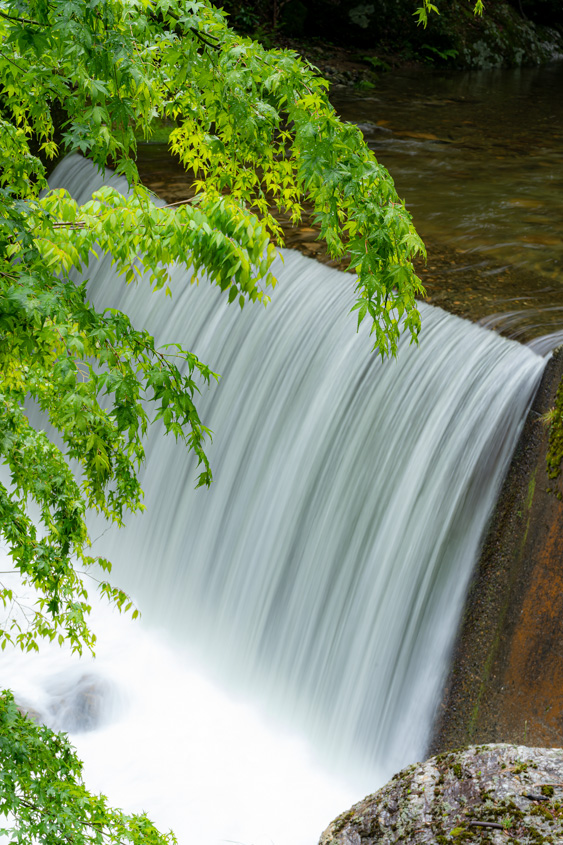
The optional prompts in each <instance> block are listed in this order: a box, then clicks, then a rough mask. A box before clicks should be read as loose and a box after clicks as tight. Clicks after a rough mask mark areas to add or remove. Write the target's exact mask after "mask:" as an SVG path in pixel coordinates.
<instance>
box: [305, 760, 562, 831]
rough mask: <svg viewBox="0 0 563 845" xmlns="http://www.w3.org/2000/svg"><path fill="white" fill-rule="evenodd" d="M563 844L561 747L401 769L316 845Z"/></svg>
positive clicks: (355, 806) (439, 762)
mask: <svg viewBox="0 0 563 845" xmlns="http://www.w3.org/2000/svg"><path fill="white" fill-rule="evenodd" d="M485 842H486V843H491V845H501V843H502V845H516V843H519V845H520V843H530V844H531V843H534V845H541V843H546V845H547V843H550V844H551V845H557V843H562V842H563V749H560V748H528V747H526V746H522V745H503V744H499V745H482V746H470V747H469V748H466V749H463V750H461V751H452V752H448V753H446V754H440V755H438V756H437V757H431V758H430V759H429V760H427V761H426V762H425V763H417V764H415V765H412V766H408V767H407V768H406V769H403V771H402V772H400V773H399V774H397V775H395V776H394V777H393V778H392V780H390V781H389V783H388V784H387V785H386V786H384V787H383V788H382V789H380V790H379V791H378V792H375V793H374V794H373V795H368V797H367V798H364V800H363V801H360V802H359V803H358V804H355V805H354V806H353V807H352V808H351V809H350V810H348V812H346V813H342V815H340V816H338V818H336V819H335V820H334V821H333V822H332V823H331V824H330V825H329V826H328V827H327V829H326V830H325V832H324V833H323V834H322V836H321V839H320V843H319V845H370V843H374V844H375V843H378V845H392V843H401V845H423V843H424V845H427V844H428V845H447V843H460V845H461V843H485Z"/></svg>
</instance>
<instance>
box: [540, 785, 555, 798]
mask: <svg viewBox="0 0 563 845" xmlns="http://www.w3.org/2000/svg"><path fill="white" fill-rule="evenodd" d="M541 794H542V795H547V797H548V798H551V796H552V795H553V787H552V786H548V785H547V784H544V785H543V786H542V788H541Z"/></svg>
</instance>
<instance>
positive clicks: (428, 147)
mask: <svg viewBox="0 0 563 845" xmlns="http://www.w3.org/2000/svg"><path fill="white" fill-rule="evenodd" d="M333 101H334V104H335V106H336V108H337V109H338V111H339V112H340V114H341V115H342V116H343V117H345V118H346V119H348V120H352V121H354V122H356V123H358V124H359V125H360V127H361V128H362V130H363V132H364V135H365V138H366V141H367V142H368V144H369V145H370V147H371V148H372V149H373V150H374V152H375V153H376V155H377V157H378V158H379V160H380V161H381V162H382V163H383V164H385V165H386V166H387V168H388V169H389V170H390V172H391V173H392V175H393V177H394V179H395V183H396V185H397V187H398V190H399V193H400V195H401V196H402V197H404V198H405V199H406V202H407V205H408V207H409V208H410V210H411V212H412V214H413V217H414V220H415V223H416V225H417V227H418V229H419V231H420V233H421V234H422V236H423V237H424V238H425V239H426V240H427V241H428V242H429V246H430V249H429V265H428V267H427V268H426V270H425V271H424V272H425V273H426V274H427V276H426V278H427V279H428V281H429V285H428V287H429V290H430V292H431V293H433V292H434V289H435V288H437V287H440V286H441V287H442V289H443V290H442V291H441V293H440V295H439V296H437V297H435V299H436V300H438V299H444V300H445V304H446V305H448V304H451V305H453V306H454V307H453V308H452V309H451V310H461V311H464V310H465V311H468V312H469V316H485V315H488V314H492V313H493V312H514V311H519V310H522V309H524V310H526V311H527V312H528V313H527V316H526V320H525V322H526V325H527V326H528V327H529V330H530V331H531V332H532V333H533V334H539V333H541V332H542V331H545V330H553V329H554V328H557V327H559V328H562V327H563V318H562V316H561V310H560V309H559V308H557V309H556V310H555V311H554V310H553V309H554V308H556V307H557V306H559V305H561V304H562V303H563V63H558V64H555V65H551V66H547V67H540V68H525V69H518V70H504V71H501V70H495V71H480V72H472V73H463V74H459V73H450V74H445V73H443V74H439V73H432V74H416V75H415V74H412V75H402V76H394V75H391V74H388V75H382V76H381V77H380V79H379V81H378V84H377V87H376V89H374V91H373V92H370V93H369V94H366V95H363V96H357V95H356V96H353V95H350V94H349V93H348V92H346V93H343V92H337V93H336V94H335V95H334V97H333ZM434 244H435V246H436V248H435V249H433V248H432V246H433V245H434ZM444 250H446V251H449V252H450V256H449V259H448V257H445V255H444ZM438 264H440V265H441V266H437V265H438ZM448 264H449V265H450V269H449V271H448V267H447V265H448ZM433 265H436V266H433ZM444 265H445V266H444ZM468 271H473V273H474V274H475V275H476V276H478V277H479V278H478V279H476V282H477V286H478V288H480V289H481V296H480V298H479V303H478V304H477V306H476V308H475V303H473V305H474V307H473V309H472V307H471V304H472V303H471V302H470V301H469V300H470V299H471V297H470V294H469V292H468V290H467V288H468V284H467V282H465V283H464V285H456V275H455V274H456V273H457V274H460V273H462V274H464V279H465V278H466V275H467V272H468ZM434 277H437V278H436V281H437V282H438V284H437V285H436V283H435V282H434V284H433V281H434ZM487 278H489V281H488V282H487ZM448 288H450V290H449V291H448ZM464 289H465V290H464ZM448 293H450V294H452V296H450V299H451V300H452V301H451V303H448V297H447V294H448ZM460 297H461V298H462V299H463V298H464V297H465V301H464V302H460V301H457V302H456V301H455V300H456V299H457V300H459V299H460ZM455 305H463V307H462V308H461V309H456V308H455ZM472 312H473V313H472ZM530 312H531V313H530ZM517 322H518V321H517ZM512 323H514V314H513V313H512ZM518 324H519V325H521V324H522V320H520V321H519V322H518ZM532 327H533V328H532Z"/></svg>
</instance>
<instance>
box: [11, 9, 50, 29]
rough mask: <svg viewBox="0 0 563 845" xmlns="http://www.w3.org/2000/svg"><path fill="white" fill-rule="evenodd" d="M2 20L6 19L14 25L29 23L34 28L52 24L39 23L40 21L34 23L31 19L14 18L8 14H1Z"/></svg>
mask: <svg viewBox="0 0 563 845" xmlns="http://www.w3.org/2000/svg"><path fill="white" fill-rule="evenodd" d="M0 18H5V19H6V20H7V21H12V23H29V24H31V25H32V26H51V24H50V23H39V21H32V20H30V19H29V18H13V17H11V15H7V14H6V12H0Z"/></svg>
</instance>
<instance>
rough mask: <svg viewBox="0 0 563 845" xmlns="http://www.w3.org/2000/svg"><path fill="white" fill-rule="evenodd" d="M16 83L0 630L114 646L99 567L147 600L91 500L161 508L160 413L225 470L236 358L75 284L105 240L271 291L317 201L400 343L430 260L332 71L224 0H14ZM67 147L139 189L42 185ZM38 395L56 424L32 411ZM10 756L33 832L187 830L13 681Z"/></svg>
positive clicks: (364, 292)
mask: <svg viewBox="0 0 563 845" xmlns="http://www.w3.org/2000/svg"><path fill="white" fill-rule="evenodd" d="M0 80H1V81H0V374H1V379H0V453H1V456H2V461H3V463H4V464H5V466H6V468H7V477H8V478H7V480H6V481H5V482H4V483H0V535H1V537H2V542H3V543H4V544H5V545H6V547H7V548H8V551H9V553H10V555H11V558H12V561H13V564H14V568H15V571H16V573H17V574H18V575H19V579H20V580H19V582H18V586H17V587H13V586H12V585H11V582H10V581H5V582H4V583H2V584H0V598H1V599H2V601H3V603H4V606H5V610H6V614H5V615H6V621H5V622H4V623H3V625H2V627H1V628H0V642H1V645H2V648H4V647H5V646H6V644H7V643H15V644H18V645H19V646H21V647H22V648H24V649H36V648H37V647H38V646H37V640H38V638H40V637H47V638H49V639H51V640H52V639H55V638H56V639H58V640H59V642H61V643H62V642H64V641H66V642H68V643H69V645H70V647H71V648H72V649H73V650H77V651H80V650H81V649H82V648H83V647H84V646H86V647H88V648H90V649H91V648H93V646H94V642H95V637H94V635H93V633H92V632H91V631H90V630H89V628H88V625H87V614H88V611H89V609H90V608H89V603H88V590H87V587H86V583H85V581H84V576H83V574H82V572H83V571H88V570H89V569H92V567H93V566H94V565H97V566H95V568H94V569H93V571H94V572H97V573H99V572H100V570H101V571H102V576H101V580H100V582H99V587H100V590H101V592H102V593H103V594H105V595H106V596H107V597H108V598H109V599H110V600H112V601H113V602H115V603H116V604H117V606H118V607H120V608H121V607H125V608H129V607H130V605H131V603H130V602H129V599H128V597H127V596H126V595H125V593H123V592H122V591H121V590H119V589H117V588H115V587H113V586H111V585H110V583H109V582H108V581H107V580H105V575H104V574H103V573H104V572H106V573H107V572H108V571H109V570H110V562H109V561H107V560H103V559H100V558H99V557H95V556H93V555H92V554H91V552H90V541H89V537H88V529H87V522H86V516H87V511H88V509H93V510H95V511H98V512H100V513H103V514H104V515H105V517H106V518H107V519H108V520H110V521H113V522H115V523H117V524H121V523H122V522H123V519H124V515H125V513H126V512H127V511H135V510H138V509H140V508H142V506H143V505H142V491H141V488H140V484H139V480H138V475H137V472H138V469H139V466H140V464H141V463H142V461H143V458H144V452H143V438H144V435H145V433H146V431H147V426H148V424H149V422H150V421H151V418H152V419H154V418H156V419H161V420H162V422H163V424H164V427H165V430H166V432H167V433H169V434H172V435H173V436H174V437H176V438H177V439H179V440H182V441H184V442H185V443H186V445H187V446H188V447H189V448H190V449H191V450H193V453H194V455H195V458H196V460H197V462H198V463H199V466H200V475H199V478H198V484H209V483H210V481H211V469H210V467H209V463H208V461H207V457H206V454H205V443H206V440H207V438H208V437H209V436H210V432H209V431H208V430H207V429H206V427H205V426H204V425H203V423H202V422H201V420H200V418H199V416H198V413H197V409H196V406H195V403H194V399H195V396H196V394H197V391H198V389H199V387H200V386H201V385H202V384H204V383H206V382H209V381H212V380H213V379H215V378H216V377H217V376H216V374H215V373H213V372H211V370H210V369H209V368H208V367H207V366H206V365H205V364H204V363H203V362H201V361H199V360H198V358H197V357H196V356H195V355H193V354H192V353H190V352H189V351H188V350H186V349H184V348H183V347H182V346H180V345H173V346H168V347H164V348H157V347H156V346H155V342H154V339H153V337H152V336H151V335H150V334H149V333H148V332H147V331H145V330H144V329H143V328H142V327H141V328H138V327H135V326H133V325H132V323H131V321H130V320H129V318H128V317H127V315H126V314H123V313H121V312H119V311H115V310H106V311H99V310H96V309H95V308H94V307H93V306H92V304H91V303H90V302H89V300H88V295H87V290H86V285H85V283H79V284H77V283H75V282H74V281H73V279H74V278H75V277H76V273H78V274H80V273H82V272H83V271H85V270H86V268H87V265H88V261H89V259H90V258H91V256H92V254H95V255H102V254H111V256H112V261H113V263H114V265H115V267H116V268H117V270H118V272H119V273H120V274H121V275H123V276H124V282H127V283H129V282H133V281H135V280H136V279H137V278H138V277H140V275H141V273H143V272H146V274H147V275H146V276H145V279H147V278H148V280H149V281H148V283H149V284H151V285H152V287H153V288H155V289H159V288H164V289H166V288H167V284H168V270H167V265H168V264H169V263H170V262H172V261H176V262H179V263H180V264H183V265H184V266H185V268H186V271H187V275H188V278H191V280H192V281H194V280H196V279H197V278H198V277H202V276H205V277H206V278H207V279H208V280H209V282H210V283H212V284H215V285H218V286H219V288H220V289H221V290H222V291H224V293H225V295H226V296H227V297H228V299H229V301H233V300H237V301H238V303H239V304H240V306H241V307H242V306H243V305H244V303H245V302H247V301H260V302H263V303H266V302H267V301H268V293H269V291H270V290H271V288H273V286H274V284H275V279H274V277H273V276H272V273H271V264H272V260H273V258H274V252H275V249H274V246H273V245H272V242H271V239H273V241H277V242H278V243H281V241H282V231H281V228H280V227H279V225H278V223H277V222H276V219H275V216H274V214H273V211H275V209H276V208H277V209H280V210H281V211H283V212H285V213H289V214H290V216H291V218H292V220H293V221H295V222H297V221H298V220H299V219H300V216H301V213H302V208H303V203H304V201H305V199H307V201H308V202H310V203H312V205H313V207H314V212H315V217H316V221H317V223H318V224H319V226H320V231H321V235H322V237H323V238H325V239H326V241H327V243H328V245H329V248H330V251H331V253H332V255H333V256H335V257H336V256H341V255H343V254H345V253H347V254H348V255H349V257H350V265H351V268H352V269H353V270H355V271H356V273H357V281H356V292H357V302H356V305H355V306H354V307H355V309H356V310H357V311H358V323H361V322H362V320H364V319H365V318H366V317H367V318H368V319H369V321H370V322H371V326H372V332H373V334H374V340H375V347H376V348H377V349H378V350H379V351H380V353H381V354H382V355H383V354H387V353H390V354H395V352H396V349H397V342H398V339H399V336H400V333H401V332H402V331H405V332H407V333H410V335H411V337H412V338H413V339H416V336H417V333H418V330H419V325H420V319H419V314H418V311H417V309H416V304H415V299H414V297H415V295H416V294H417V293H420V292H422V288H421V285H420V282H419V280H418V279H417V278H416V276H415V274H414V272H413V269H412V265H411V259H412V258H413V256H414V255H415V254H416V253H417V252H419V251H421V250H423V245H422V243H421V241H420V239H419V238H418V236H417V234H416V232H415V231H414V229H413V226H412V222H411V218H410V216H409V214H408V213H407V211H406V210H405V207H404V204H403V203H402V202H401V200H400V199H399V198H398V196H397V194H396V192H395V189H394V186H393V182H392V180H391V178H390V177H389V175H388V174H387V172H386V171H385V169H384V168H383V167H381V166H380V165H379V164H378V163H377V161H376V160H375V158H374V156H373V155H372V153H371V152H370V151H369V150H368V149H367V147H366V146H365V144H364V142H363V140H362V136H361V134H360V132H359V130H358V129H357V128H355V127H354V126H350V125H346V124H342V123H341V122H340V121H339V120H338V118H337V117H336V115H335V113H334V111H333V109H332V107H331V106H330V104H329V102H328V100H327V96H326V83H325V82H324V81H323V80H322V79H320V78H319V77H318V75H317V73H316V72H315V70H314V68H312V67H311V66H310V65H308V64H306V63H303V62H301V61H299V60H298V59H297V57H296V56H295V55H294V54H292V53H290V52H287V51H266V50H264V49H263V48H262V47H261V46H260V45H258V44H255V43H252V42H251V41H249V40H247V39H244V38H242V37H240V36H238V35H236V34H235V33H234V32H232V31H231V30H230V29H229V28H228V26H227V24H226V20H225V17H224V15H223V14H222V13H221V12H219V11H217V10H216V9H214V8H213V7H212V6H211V5H209V3H207V2H204V1H203V0H0ZM156 118H167V119H169V120H171V121H172V122H173V124H174V126H175V128H174V131H173V132H172V135H171V147H172V150H173V152H174V153H175V154H176V155H177V156H179V158H180V159H181V161H182V162H183V164H184V165H185V166H186V168H188V169H190V170H191V171H192V172H193V176H194V179H195V180H196V187H197V194H196V197H195V199H193V200H190V201H186V202H185V203H183V204H179V205H174V206H172V207H165V208H157V207H155V206H154V205H153V204H152V202H151V196H150V194H149V192H148V191H147V190H146V189H145V188H144V187H143V186H142V185H141V184H140V183H139V179H138V174H137V168H136V165H135V152H136V140H135V137H136V133H139V132H141V133H143V134H144V136H145V137H147V138H149V137H150V135H151V131H152V128H153V126H154V123H155V119H156ZM63 152H80V153H82V154H83V155H85V156H87V157H89V158H90V159H92V161H93V162H95V163H96V164H97V165H98V166H99V167H100V168H105V167H106V165H107V164H111V165H112V166H114V167H115V168H116V170H117V172H118V173H121V174H123V175H124V176H125V177H126V178H127V180H128V182H129V185H130V193H129V195H128V196H127V197H123V196H121V195H120V194H118V193H117V192H116V191H114V190H111V189H110V188H104V189H103V190H101V191H98V192H97V193H96V194H95V195H94V196H93V198H92V200H91V201H90V202H88V203H86V204H85V205H83V206H81V207H79V206H78V205H77V204H76V202H74V201H73V200H72V199H71V197H70V196H69V195H68V194H67V193H66V192H64V191H56V192H51V193H46V194H45V195H40V191H41V190H42V189H44V188H46V178H45V176H46V168H45V161H47V160H48V159H49V158H53V157H55V156H57V155H59V154H60V153H63ZM145 283H146V282H145ZM30 401H32V402H33V403H35V404H36V405H37V406H38V407H39V408H40V409H41V411H42V412H43V415H44V417H46V418H47V419H48V420H49V422H50V425H51V427H52V430H53V431H54V432H55V433H56V440H55V438H52V437H51V436H50V435H48V434H46V433H45V432H44V431H43V430H40V429H38V428H35V427H34V426H33V425H31V423H30V420H29V417H28V412H27V409H26V404H25V403H26V402H30ZM148 408H152V412H151V413H149V411H148V410H147V409H148ZM32 512H33V514H34V517H33V518H32V516H31V514H32ZM26 590H30V591H31V592H32V598H31V603H29V601H28V600H27V599H24V598H23V595H22V591H26ZM135 613H136V611H134V614H135ZM0 757H1V759H0V765H1V772H2V774H1V778H0V779H1V784H0V815H3V816H6V817H7V819H8V820H9V821H7V822H6V824H9V827H7V828H6V829H5V832H7V833H8V834H9V836H10V837H11V840H10V841H12V842H14V843H15V842H18V843H19V842H22V843H23V842H26V843H28V842H41V843H46V845H51V843H57V845H58V843H60V842H67V843H70V845H84V843H100V842H116V843H117V842H120V843H125V842H139V843H140V842H143V843H145V845H150V843H155V844H156V843H159V845H165V843H169V842H172V841H174V840H173V837H172V836H171V835H162V834H159V833H158V832H157V831H156V830H155V829H154V828H153V826H152V825H151V823H150V822H149V821H148V820H147V819H146V818H145V817H144V816H138V817H126V816H124V815H123V814H121V813H119V812H117V811H113V810H110V809H109V808H108V806H107V802H106V801H105V799H104V798H103V796H92V795H90V794H89V793H88V792H87V791H86V790H85V788H84V785H83V783H82V780H81V765H80V763H79V761H78V760H77V759H76V757H75V755H74V752H73V751H72V749H71V748H70V746H69V745H68V742H67V741H66V739H65V738H64V737H62V736H57V735H55V734H53V733H52V732H50V731H49V730H48V729H47V728H40V727H37V726H35V725H34V724H33V723H32V722H31V721H30V720H28V719H25V718H24V717H23V716H21V714H20V713H19V711H18V710H17V708H16V706H15V704H14V702H13V700H12V698H11V696H10V694H9V693H4V694H3V695H2V696H0Z"/></svg>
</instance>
